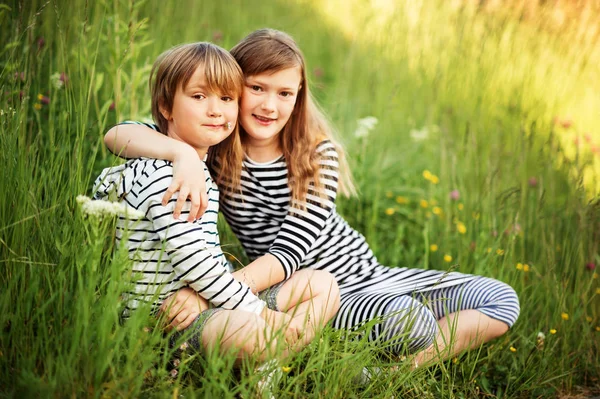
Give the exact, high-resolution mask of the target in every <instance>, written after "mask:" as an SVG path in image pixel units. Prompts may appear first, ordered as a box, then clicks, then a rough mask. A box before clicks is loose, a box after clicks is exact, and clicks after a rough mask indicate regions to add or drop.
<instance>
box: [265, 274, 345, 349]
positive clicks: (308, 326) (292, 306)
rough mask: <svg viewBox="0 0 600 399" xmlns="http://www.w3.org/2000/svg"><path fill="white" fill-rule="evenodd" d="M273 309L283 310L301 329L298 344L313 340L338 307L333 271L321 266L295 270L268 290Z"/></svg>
mask: <svg viewBox="0 0 600 399" xmlns="http://www.w3.org/2000/svg"><path fill="white" fill-rule="evenodd" d="M268 295H271V298H270V299H271V301H269V300H267V302H273V300H272V299H273V297H274V299H275V303H276V305H277V310H279V311H282V312H286V313H288V314H289V315H290V316H292V319H293V320H294V322H295V323H297V325H298V327H299V329H300V331H301V333H302V340H301V342H302V344H303V345H306V344H308V343H309V342H311V341H312V340H313V338H314V337H315V335H316V333H317V331H318V330H320V329H321V328H323V327H324V326H325V324H326V323H327V322H328V321H329V320H331V319H332V318H333V316H335V313H336V312H337V311H338V309H339V307H340V291H339V287H338V285H337V282H336V281H335V278H334V277H333V275H331V274H330V273H328V272H325V271H322V270H312V269H302V270H298V271H297V272H296V273H294V275H293V276H292V277H290V278H289V279H288V280H287V281H285V282H284V283H283V284H281V285H278V286H277V287H276V288H275V289H274V290H273V291H272V292H271V293H267V296H268Z"/></svg>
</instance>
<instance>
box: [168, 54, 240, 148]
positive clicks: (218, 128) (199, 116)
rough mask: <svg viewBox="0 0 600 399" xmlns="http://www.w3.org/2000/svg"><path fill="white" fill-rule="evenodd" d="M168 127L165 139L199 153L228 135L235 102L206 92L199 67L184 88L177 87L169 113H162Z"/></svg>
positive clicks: (204, 80) (234, 114) (234, 119)
mask: <svg viewBox="0 0 600 399" xmlns="http://www.w3.org/2000/svg"><path fill="white" fill-rule="evenodd" d="M162 114H163V116H164V117H165V119H167V121H168V123H169V128H168V129H169V131H168V135H169V136H170V137H173V138H176V139H178V140H180V141H183V142H186V143H188V144H190V145H191V146H192V147H194V148H196V150H198V151H199V152H204V153H205V152H206V150H208V147H210V146H213V145H215V144H218V143H220V142H221V141H223V140H225V138H227V136H229V135H230V134H231V132H232V131H233V129H234V127H235V123H236V120H237V116H238V104H237V101H236V98H234V97H232V96H229V95H227V94H220V93H214V92H212V91H210V90H209V89H208V85H207V83H206V75H205V73H204V67H203V66H200V67H198V68H197V69H196V71H195V73H194V74H193V75H192V77H191V79H190V81H189V82H188V83H187V85H186V86H185V87H181V86H179V87H178V88H177V91H176V92H175V96H174V98H173V107H172V109H171V112H166V111H165V110H163V111H162Z"/></svg>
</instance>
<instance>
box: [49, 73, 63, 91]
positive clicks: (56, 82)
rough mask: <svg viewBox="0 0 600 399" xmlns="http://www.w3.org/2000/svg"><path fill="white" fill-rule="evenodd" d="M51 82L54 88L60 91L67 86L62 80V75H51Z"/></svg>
mask: <svg viewBox="0 0 600 399" xmlns="http://www.w3.org/2000/svg"><path fill="white" fill-rule="evenodd" d="M50 82H51V83H52V86H54V88H56V89H58V90H60V89H62V87H63V86H64V85H65V82H63V79H61V78H60V73H58V72H56V73H53V74H52V75H50Z"/></svg>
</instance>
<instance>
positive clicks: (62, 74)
mask: <svg viewBox="0 0 600 399" xmlns="http://www.w3.org/2000/svg"><path fill="white" fill-rule="evenodd" d="M58 79H59V80H60V81H61V82H63V83H64V84H65V85H66V84H67V82H68V81H69V77H68V76H67V74H66V73H64V72H61V73H60V77H59V78H58Z"/></svg>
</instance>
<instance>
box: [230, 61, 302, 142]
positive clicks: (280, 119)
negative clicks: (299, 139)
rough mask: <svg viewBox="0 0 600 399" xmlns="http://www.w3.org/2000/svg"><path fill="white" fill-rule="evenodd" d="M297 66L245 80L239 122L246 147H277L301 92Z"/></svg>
mask: <svg viewBox="0 0 600 399" xmlns="http://www.w3.org/2000/svg"><path fill="white" fill-rule="evenodd" d="M301 80H302V75H301V73H300V67H293V68H287V69H282V70H280V71H277V72H272V73H269V72H264V73H261V74H258V75H254V76H248V77H246V82H245V85H244V91H243V93H242V101H241V104H240V123H241V125H242V127H243V128H244V130H245V131H246V133H248V137H247V143H246V144H248V145H250V146H252V145H257V146H261V147H264V146H270V145H278V143H279V141H278V135H279V132H281V130H282V129H283V127H284V126H285V124H286V123H287V121H288V120H289V119H290V116H291V115H292V111H293V110H294V106H295V105H296V98H297V96H298V91H299V90H300V81H301Z"/></svg>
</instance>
